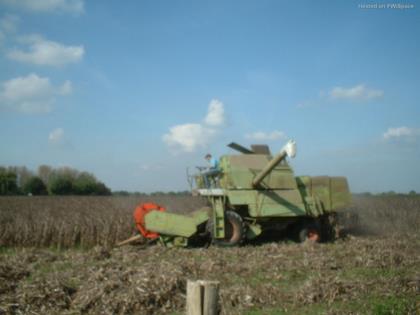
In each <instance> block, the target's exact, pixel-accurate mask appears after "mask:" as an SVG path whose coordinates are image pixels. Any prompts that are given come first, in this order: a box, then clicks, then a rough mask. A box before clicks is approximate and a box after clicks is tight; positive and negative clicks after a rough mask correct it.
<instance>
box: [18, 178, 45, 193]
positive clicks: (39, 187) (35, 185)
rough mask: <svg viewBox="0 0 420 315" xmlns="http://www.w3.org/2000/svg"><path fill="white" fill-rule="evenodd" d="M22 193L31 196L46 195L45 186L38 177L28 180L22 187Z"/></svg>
mask: <svg viewBox="0 0 420 315" xmlns="http://www.w3.org/2000/svg"><path fill="white" fill-rule="evenodd" d="M23 192H24V193H25V194H32V195H47V194H48V191H47V186H46V185H45V183H44V182H43V181H42V179H41V178H39V177H38V176H33V177H31V178H30V179H28V180H27V181H26V183H25V185H24V186H23Z"/></svg>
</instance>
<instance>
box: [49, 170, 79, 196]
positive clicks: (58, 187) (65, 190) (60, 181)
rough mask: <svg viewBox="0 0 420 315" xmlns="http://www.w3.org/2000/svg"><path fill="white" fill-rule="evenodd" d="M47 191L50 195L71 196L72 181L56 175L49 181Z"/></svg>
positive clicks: (66, 177)
mask: <svg viewBox="0 0 420 315" xmlns="http://www.w3.org/2000/svg"><path fill="white" fill-rule="evenodd" d="M48 188H49V191H50V193H51V194H52V195H72V194H73V193H74V192H73V181H72V179H71V178H70V177H68V176H60V175H56V176H54V177H53V178H52V179H50V184H49V187H48Z"/></svg>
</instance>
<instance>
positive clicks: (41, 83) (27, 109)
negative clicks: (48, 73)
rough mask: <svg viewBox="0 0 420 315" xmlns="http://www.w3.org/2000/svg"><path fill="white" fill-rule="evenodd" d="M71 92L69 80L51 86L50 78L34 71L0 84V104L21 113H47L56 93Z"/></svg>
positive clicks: (50, 108) (64, 93)
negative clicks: (59, 84)
mask: <svg viewBox="0 0 420 315" xmlns="http://www.w3.org/2000/svg"><path fill="white" fill-rule="evenodd" d="M70 93H71V82H70V81H66V82H64V84H63V85H61V86H53V85H52V84H51V82H50V79H49V78H47V77H40V76H38V75H36V74H34V73H32V74H29V75H27V76H26V77H17V78H14V79H10V80H8V81H5V82H3V83H2V84H1V89H0V106H1V107H4V108H8V109H12V110H15V111H18V112H21V113H25V114H31V113H47V112H50V111H51V110H52V108H53V105H54V102H55V97H56V96H57V95H68V94H70Z"/></svg>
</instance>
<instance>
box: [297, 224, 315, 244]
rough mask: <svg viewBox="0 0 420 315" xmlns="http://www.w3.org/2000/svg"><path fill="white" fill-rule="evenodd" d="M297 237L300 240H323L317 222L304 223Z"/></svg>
mask: <svg viewBox="0 0 420 315" xmlns="http://www.w3.org/2000/svg"><path fill="white" fill-rule="evenodd" d="M297 239H298V241H299V242H305V241H310V242H314V243H318V242H320V241H321V231H320V229H319V227H318V226H317V225H316V224H313V223H307V224H303V225H301V226H300V229H299V230H298V234H297Z"/></svg>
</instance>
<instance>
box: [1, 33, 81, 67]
mask: <svg viewBox="0 0 420 315" xmlns="http://www.w3.org/2000/svg"><path fill="white" fill-rule="evenodd" d="M20 42H22V43H23V44H28V45H29V48H28V50H27V51H24V50H21V49H13V50H11V51H9V53H8V57H9V58H10V59H13V60H16V61H20V62H25V63H31V64H35V65H46V66H56V67H57V66H64V65H66V64H69V63H77V62H79V61H81V60H82V58H83V55H84V53H85V50H84V47H83V46H65V45H63V44H60V43H57V42H54V41H51V40H47V39H44V38H43V37H42V36H39V35H32V36H25V37H22V38H21V39H20Z"/></svg>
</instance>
